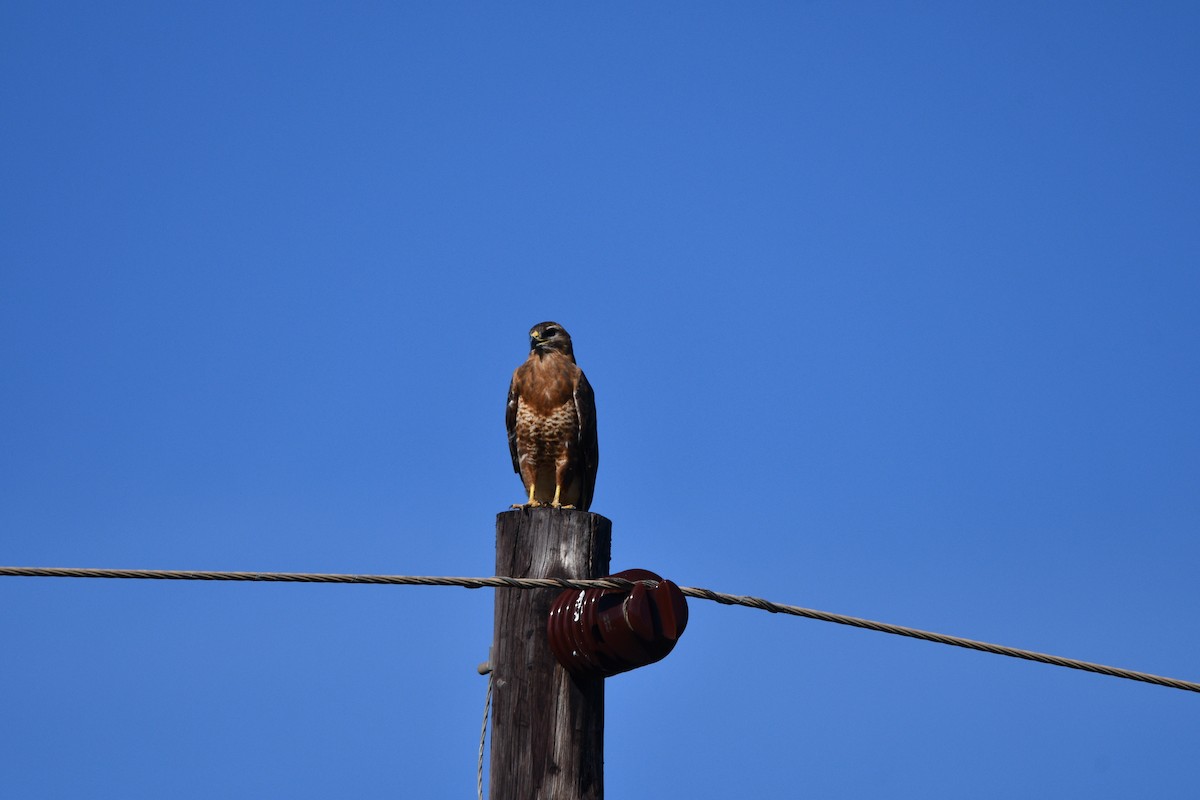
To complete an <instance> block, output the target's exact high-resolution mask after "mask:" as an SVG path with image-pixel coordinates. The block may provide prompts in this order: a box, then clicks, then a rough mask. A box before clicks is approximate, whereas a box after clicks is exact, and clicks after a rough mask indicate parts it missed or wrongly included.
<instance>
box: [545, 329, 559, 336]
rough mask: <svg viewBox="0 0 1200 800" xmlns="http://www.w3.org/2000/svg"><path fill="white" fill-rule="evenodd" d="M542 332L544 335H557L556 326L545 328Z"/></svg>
mask: <svg viewBox="0 0 1200 800" xmlns="http://www.w3.org/2000/svg"><path fill="white" fill-rule="evenodd" d="M544 333H545V334H546V336H558V328H546V330H545V331H544Z"/></svg>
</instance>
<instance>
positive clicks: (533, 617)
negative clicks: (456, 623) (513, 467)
mask: <svg viewBox="0 0 1200 800" xmlns="http://www.w3.org/2000/svg"><path fill="white" fill-rule="evenodd" d="M611 542H612V523H611V522H610V521H609V520H607V519H605V518H604V517H602V516H600V515H599V514H591V513H588V512H586V511H577V510H564V509H550V508H534V509H516V510H513V511H506V512H503V513H501V514H499V515H497V517H496V574H497V575H504V576H508V577H514V578H601V577H604V576H605V575H607V574H608V572H609V553H610V549H611ZM558 592H559V590H557V589H546V590H533V591H530V590H518V589H497V590H496V593H495V597H496V620H495V641H494V642H493V645H492V659H491V660H492V681H493V690H492V756H491V779H490V786H491V790H490V794H489V796H490V797H491V800H603V797H604V680H603V679H601V678H597V679H591V680H578V679H573V678H572V677H571V676H570V675H568V674H567V672H566V671H565V670H564V669H563V668H562V667H561V666H559V664H558V662H557V661H556V660H555V659H554V654H553V653H551V652H550V644H549V641H548V640H547V638H546V620H547V618H548V616H549V613H550V604H551V602H553V600H554V598H555V597H557V596H558Z"/></svg>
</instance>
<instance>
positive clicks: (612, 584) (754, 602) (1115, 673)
mask: <svg viewBox="0 0 1200 800" xmlns="http://www.w3.org/2000/svg"><path fill="white" fill-rule="evenodd" d="M0 577H32V578H133V579H146V580H182V581H268V582H273V583H360V584H385V585H391V586H461V587H465V588H467V589H483V588H489V587H490V588H497V589H629V588H631V587H632V586H633V585H634V583H635V582H634V581H627V580H623V579H621V578H602V579H599V580H571V579H567V578H506V577H503V576H494V577H488V578H454V577H445V576H428V575H355V574H342V573H328V572H211V571H209V572H205V571H194V570H160V569H86V568H70V567H65V568H64V567H0ZM646 583H653V582H652V581H647V582H646ZM679 589H680V591H682V592H683V593H684V594H685V595H687V596H688V597H695V598H699V599H701V600H711V601H713V602H715V603H721V604H722V605H736V606H745V607H747V608H756V609H759V610H761V611H768V612H770V613H772V614H788V615H791V616H796V617H805V618H807V619H815V620H820V621H821V622H834V623H837V624H838V625H849V626H851V627H855V628H865V629H866V630H871V631H878V632H880V633H890V634H894V635H896V636H907V637H909V638H912V639H921V640H922V641H926V642H935V643H937V644H947V645H953V646H954V647H964V648H967V649H968V650H978V651H980V652H983V653H993V654H995V655H1000V656H1008V657H1010V658H1021V659H1024V660H1026V661H1036V662H1038V663H1041V664H1050V665H1053V666H1056V667H1066V668H1068V669H1077V670H1082V671H1084V672H1094V673H1097V674H1099V675H1108V676H1110V677H1113V678H1124V679H1126V680H1131V681H1141V682H1143V683H1152V684H1155V685H1156V686H1166V687H1168V688H1170V689H1181V690H1183V691H1185V692H1197V693H1200V683H1193V682H1191V681H1184V680H1179V679H1177V678H1165V677H1163V676H1161V675H1151V674H1150V673H1146V672H1136V671H1134V670H1129V669H1121V668H1120V667H1110V666H1106V665H1104V664H1095V663H1092V662H1090V661H1079V660H1077V659H1074V658H1064V657H1062V656H1054V655H1048V654H1046V653H1038V652H1035V651H1033V650H1022V649H1020V648H1016V647H1007V646H1005V645H1000V644H991V643H989V642H980V641H976V640H974V639H964V638H962V637H960V636H950V635H948V634H944V633H933V632H931V631H923V630H920V629H918V628H908V627H905V626H903V625H892V624H890V623H887V622H876V621H874V620H869V619H862V618H860V617H850V616H846V615H845V614H834V613H832V612H829V611H817V610H815V609H811V608H803V607H801V606H791V605H784V604H782V603H775V602H772V601H770V600H764V599H762V598H760V597H747V596H744V595H734V594H725V593H723V592H714V591H712V590H711V589H700V588H696V587H692V586H681V587H679Z"/></svg>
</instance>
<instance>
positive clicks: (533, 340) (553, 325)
mask: <svg viewBox="0 0 1200 800" xmlns="http://www.w3.org/2000/svg"><path fill="white" fill-rule="evenodd" d="M529 348H530V350H531V352H534V353H537V354H538V355H539V356H544V355H546V354H547V353H550V352H556V353H562V354H563V355H565V356H567V357H568V358H570V359H571V360H572V361H574V360H575V351H574V350H572V349H571V336H570V335H569V334H568V333H567V332H566V331H565V330H563V326H562V325H559V324H558V323H557V322H539V323H538V324H537V325H534V326H533V330H531V331H530V332H529Z"/></svg>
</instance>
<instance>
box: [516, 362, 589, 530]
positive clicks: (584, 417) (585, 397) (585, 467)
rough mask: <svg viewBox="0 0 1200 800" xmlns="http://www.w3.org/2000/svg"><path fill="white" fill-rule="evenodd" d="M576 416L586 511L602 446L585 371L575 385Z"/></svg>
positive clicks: (582, 505) (582, 499)
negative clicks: (599, 440) (598, 438)
mask: <svg viewBox="0 0 1200 800" xmlns="http://www.w3.org/2000/svg"><path fill="white" fill-rule="evenodd" d="M513 413H516V412H513ZM575 414H576V416H577V419H578V421H579V434H578V437H579V438H578V439H577V440H576V445H577V446H578V448H579V460H578V462H577V463H578V465H579V473H580V475H579V478H580V480H582V481H583V483H582V485H581V486H580V487H579V507H580V508H582V509H583V510H584V511H587V510H588V508H590V507H591V505H592V492H593V491H594V490H595V488H596V468H597V467H598V466H599V465H600V444H599V442H598V441H597V439H596V396H595V395H594V394H593V393H592V385H591V384H590V383H588V379H587V376H586V375H584V374H583V371H582V370H580V372H579V380H578V381H576V383H575Z"/></svg>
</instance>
